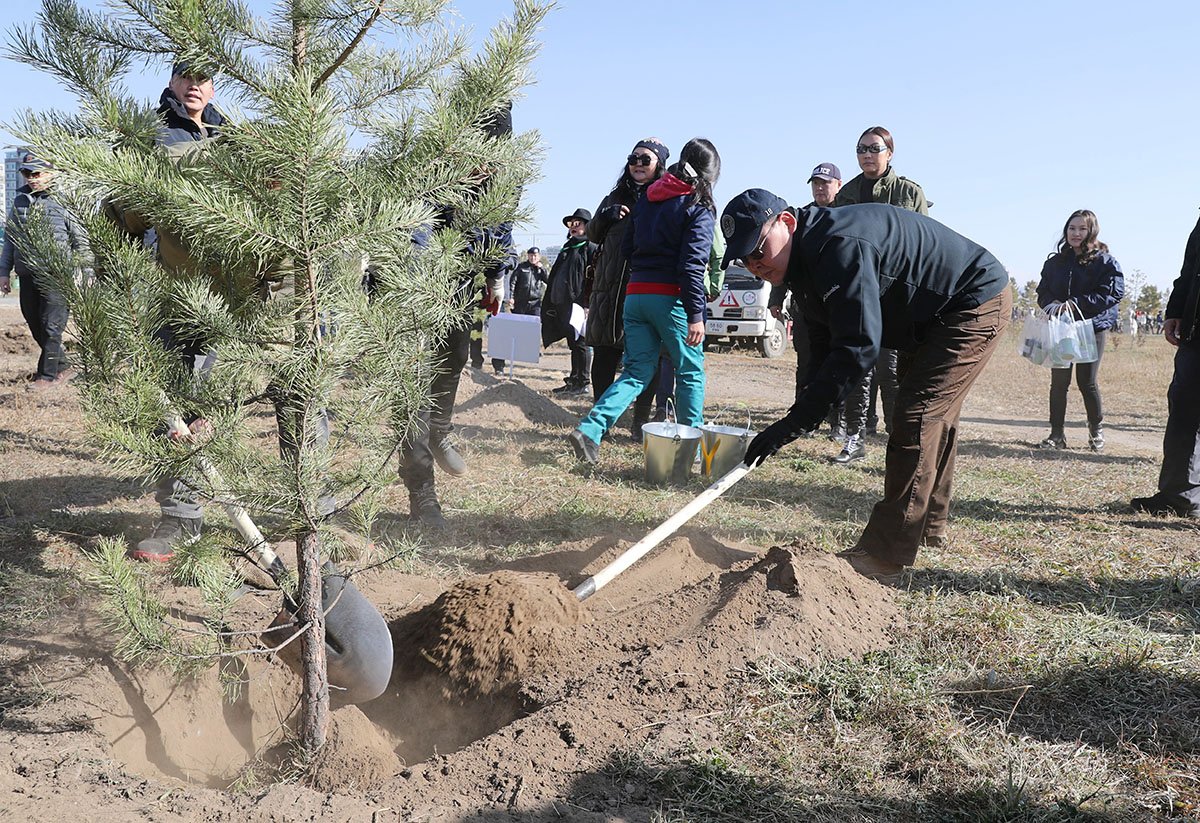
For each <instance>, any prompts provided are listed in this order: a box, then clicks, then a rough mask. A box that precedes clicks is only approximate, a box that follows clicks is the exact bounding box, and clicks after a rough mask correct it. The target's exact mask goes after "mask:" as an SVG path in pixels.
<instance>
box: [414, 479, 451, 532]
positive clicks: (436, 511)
mask: <svg viewBox="0 0 1200 823" xmlns="http://www.w3.org/2000/svg"><path fill="white" fill-rule="evenodd" d="M408 519H409V520H411V521H413V522H415V523H419V524H420V525H422V526H426V527H428V528H431V529H444V528H446V526H448V525H449V524H448V523H447V522H446V517H445V516H444V515H443V514H442V504H441V503H439V502H438V498H437V489H435V488H434V485H433V484H432V483H427V484H425V485H424V486H418V487H417V488H415V489H409V492H408Z"/></svg>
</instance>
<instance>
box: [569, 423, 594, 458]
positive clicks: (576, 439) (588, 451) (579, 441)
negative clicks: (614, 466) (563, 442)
mask: <svg viewBox="0 0 1200 823" xmlns="http://www.w3.org/2000/svg"><path fill="white" fill-rule="evenodd" d="M567 442H568V443H570V444H571V448H572V449H574V450H575V459H576V460H578V461H579V462H580V463H587V464H588V465H590V466H594V465H596V464H597V463H599V462H600V444H599V443H597V442H596V441H595V440H592V439H591V438H590V437H588V436H587V435H586V434H584V433H583V432H581V431H580V430H579V429H575V430H574V431H573V432H571V433H570V434H568V435H567Z"/></svg>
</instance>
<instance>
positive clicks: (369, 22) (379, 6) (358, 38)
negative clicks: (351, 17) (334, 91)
mask: <svg viewBox="0 0 1200 823" xmlns="http://www.w3.org/2000/svg"><path fill="white" fill-rule="evenodd" d="M385 2H386V0H375V8H374V9H373V10H372V11H371V13H370V15H368V16H367V19H366V20H365V21H364V22H363V24H362V26H361V27H360V28H359V30H358V31H357V32H356V33H355V35H354V37H352V38H350V42H349V43H348V44H346V48H344V49H342V53H341V54H339V55H338V56H337V57H336V58H335V59H334V61H333V62H332V63H330V64H329V67H328V68H327V69H325V71H323V72H321V76H320V77H318V78H317V79H316V80H315V81H314V82H313V85H312V88H313V91H316V90H317V89H319V88H320V87H321V86H323V85H325V81H326V80H328V79H329V78H330V77H332V76H333V73H334V72H335V71H337V70H338V68H339V67H340V66H341V65H342V63H345V62H346V58H348V57H349V56H350V55H351V54H353V53H354V50H355V49H357V48H358V45H359V43H361V42H362V40H363V38H364V37H366V36H367V32H368V31H370V30H371V26H373V25H375V21H376V20H378V19H379V15H380V14H381V13H382V12H383V4H384V3H385Z"/></svg>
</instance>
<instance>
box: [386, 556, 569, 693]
mask: <svg viewBox="0 0 1200 823" xmlns="http://www.w3.org/2000/svg"><path fill="white" fill-rule="evenodd" d="M581 615H582V610H581V609H580V606H579V601H578V600H576V599H575V595H573V594H572V593H571V592H570V591H569V590H567V588H566V587H565V586H563V584H562V582H561V581H559V580H558V578H556V577H553V576H552V575H547V574H538V575H535V574H517V573H515V572H507V571H506V572H497V573H496V574H490V575H485V576H482V577H474V578H471V579H469V580H465V581H463V582H461V583H458V584H455V585H454V586H451V587H450V588H449V589H447V590H446V591H445V592H444V593H443V594H442V595H441V596H440V597H438V599H437V600H435V601H434V602H433V604H432V605H431V606H429V607H427V608H426V609H424V610H423V611H422V612H421V613H420V614H419V615H417V617H416V619H415V620H414V621H412V623H411V624H410V625H409V626H408V628H407V630H406V631H405V633H404V636H403V637H399V638H397V646H398V647H399V648H403V649H405V650H407V651H409V652H410V653H412V652H416V653H417V654H419V655H420V656H421V657H423V658H424V659H425V660H427V661H429V662H430V663H432V664H433V666H434V667H435V668H436V669H437V671H438V672H439V673H440V674H441V675H442V676H443V677H444V678H445V680H446V683H447V691H448V692H449V693H450V695H457V696H468V697H474V696H478V695H490V694H494V693H496V692H499V691H503V690H505V689H509V688H511V687H512V686H514V685H515V684H516V683H518V682H520V681H521V680H522V679H524V678H527V677H529V676H531V675H533V674H536V673H537V666H538V665H539V664H541V665H543V666H544V665H547V664H548V662H549V661H550V660H551V659H553V658H554V657H555V655H554V654H553V653H552V652H553V649H554V646H555V644H556V643H558V642H559V640H560V639H561V637H562V630H563V629H564V628H566V627H569V626H574V625H575V624H576V623H578V622H579V620H580V617H581ZM450 695H448V696H450Z"/></svg>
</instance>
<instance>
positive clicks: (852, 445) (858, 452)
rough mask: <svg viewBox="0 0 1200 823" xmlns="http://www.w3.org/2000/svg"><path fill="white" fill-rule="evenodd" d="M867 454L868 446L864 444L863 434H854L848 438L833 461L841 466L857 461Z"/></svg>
mask: <svg viewBox="0 0 1200 823" xmlns="http://www.w3.org/2000/svg"><path fill="white" fill-rule="evenodd" d="M866 456H867V447H866V446H865V445H864V444H863V441H862V435H860V434H852V435H850V436H848V437H847V438H846V443H845V445H843V446H842V450H841V452H839V453H838V456H837V457H835V458H833V462H834V463H837V464H838V465H839V466H849V465H850V464H851V463H857V462H858V461H859V460H862V459H863V458H865V457H866Z"/></svg>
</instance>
